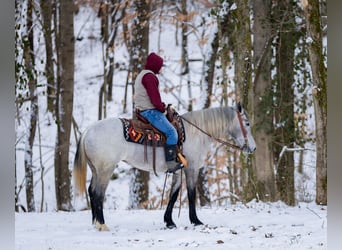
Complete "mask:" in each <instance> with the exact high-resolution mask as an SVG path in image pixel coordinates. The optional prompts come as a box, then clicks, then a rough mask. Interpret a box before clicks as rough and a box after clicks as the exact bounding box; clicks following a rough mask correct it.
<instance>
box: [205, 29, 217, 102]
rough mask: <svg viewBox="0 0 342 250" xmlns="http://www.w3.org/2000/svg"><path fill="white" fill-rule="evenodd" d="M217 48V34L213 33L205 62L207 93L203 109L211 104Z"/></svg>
mask: <svg viewBox="0 0 342 250" xmlns="http://www.w3.org/2000/svg"><path fill="white" fill-rule="evenodd" d="M218 47H219V40H218V32H216V33H215V36H214V39H213V41H212V42H211V54H210V57H209V60H208V61H207V62H206V64H207V68H206V73H205V74H206V76H205V80H206V82H207V91H206V99H205V104H204V108H209V107H210V104H211V95H212V92H213V86H214V75H215V62H216V60H217V51H218Z"/></svg>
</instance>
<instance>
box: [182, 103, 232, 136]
mask: <svg viewBox="0 0 342 250" xmlns="http://www.w3.org/2000/svg"><path fill="white" fill-rule="evenodd" d="M235 115H236V112H235V110H234V109H233V108H232V107H217V108H208V109H203V110H197V111H192V112H188V113H185V114H183V115H182V116H183V117H184V118H185V119H187V120H189V121H191V122H192V123H193V124H195V125H196V126H198V127H200V128H201V129H202V130H204V131H206V132H207V133H209V134H211V135H213V136H215V137H222V136H224V134H225V133H226V132H227V129H228V128H229V127H230V126H231V125H232V121H233V119H234V117H235ZM185 123H186V122H185ZM187 125H189V124H187ZM187 132H188V133H190V134H191V135H193V136H196V135H198V133H201V132H200V131H199V130H198V129H197V128H196V127H194V126H192V125H189V130H188V131H187Z"/></svg>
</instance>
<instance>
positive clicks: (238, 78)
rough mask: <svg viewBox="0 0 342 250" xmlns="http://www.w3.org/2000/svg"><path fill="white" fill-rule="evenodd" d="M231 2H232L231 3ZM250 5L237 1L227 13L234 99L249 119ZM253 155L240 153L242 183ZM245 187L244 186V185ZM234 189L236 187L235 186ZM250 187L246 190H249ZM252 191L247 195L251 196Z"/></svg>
mask: <svg viewBox="0 0 342 250" xmlns="http://www.w3.org/2000/svg"><path fill="white" fill-rule="evenodd" d="M231 4H233V2H232V3H231ZM249 8H250V6H249V4H248V1H247V0H243V1H239V2H237V8H236V9H235V10H231V11H230V15H229V24H228V27H229V32H228V36H229V46H230V48H231V50H232V51H233V56H234V82H235V92H236V100H237V101H240V102H241V103H242V104H243V106H244V108H245V109H246V110H247V111H248V113H249V115H250V117H251V119H253V110H252V107H253V105H252V102H253V92H252V91H253V89H252V88H251V87H252V72H251V69H252V68H251V58H252V41H251V26H250V17H249V12H250V9H249ZM252 157H253V156H251V155H250V156H247V157H246V156H244V155H242V154H241V157H240V163H241V169H242V174H241V176H240V178H241V179H242V183H244V184H247V183H248V179H247V180H246V177H248V176H251V177H252V176H253V175H254V173H253V170H254V169H255V168H253V166H252V163H253V161H252ZM233 164H234V165H235V166H232V169H236V161H234V163H233ZM245 187H246V186H245ZM235 188H236V189H237V188H238V187H235ZM251 190H252V189H250V187H248V188H247V189H246V192H249V191H251ZM253 193H254V194H255V191H254V192H252V193H251V194H249V195H246V196H251V197H253Z"/></svg>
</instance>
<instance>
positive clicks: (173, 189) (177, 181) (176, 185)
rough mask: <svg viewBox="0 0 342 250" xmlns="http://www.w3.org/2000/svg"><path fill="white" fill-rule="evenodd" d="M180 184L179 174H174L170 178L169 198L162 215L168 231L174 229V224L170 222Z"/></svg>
mask: <svg viewBox="0 0 342 250" xmlns="http://www.w3.org/2000/svg"><path fill="white" fill-rule="evenodd" d="M181 184H182V183H181V178H180V175H179V173H174V174H173V176H172V184H171V192H170V198H169V202H168V204H167V208H166V211H165V214H164V222H165V223H166V227H167V228H170V229H171V228H175V227H176V224H175V223H174V222H173V220H172V210H173V206H174V205H175V202H176V200H177V197H178V194H179V190H180V187H181Z"/></svg>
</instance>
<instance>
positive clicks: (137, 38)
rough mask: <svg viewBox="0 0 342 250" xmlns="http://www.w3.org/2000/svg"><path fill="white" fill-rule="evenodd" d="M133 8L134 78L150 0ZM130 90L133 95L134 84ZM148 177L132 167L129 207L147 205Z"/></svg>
mask: <svg viewBox="0 0 342 250" xmlns="http://www.w3.org/2000/svg"><path fill="white" fill-rule="evenodd" d="M134 8H135V12H136V17H135V18H134V20H133V28H132V40H131V46H130V49H131V51H130V53H131V54H130V61H131V65H132V70H131V74H132V79H133V80H135V78H136V77H137V75H138V74H139V72H140V71H141V70H142V69H143V67H144V62H145V60H146V57H147V54H148V45H149V19H150V1H149V0H139V1H135V2H134ZM132 92H133V96H134V85H133V89H132ZM134 109H135V106H134V103H133V110H134ZM133 114H134V112H133ZM149 179H150V174H149V172H146V171H142V170H139V169H136V168H133V169H132V173H131V184H130V201H129V203H130V207H131V208H146V207H147V205H148V204H147V202H148V193H149V185H148V181H149Z"/></svg>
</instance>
